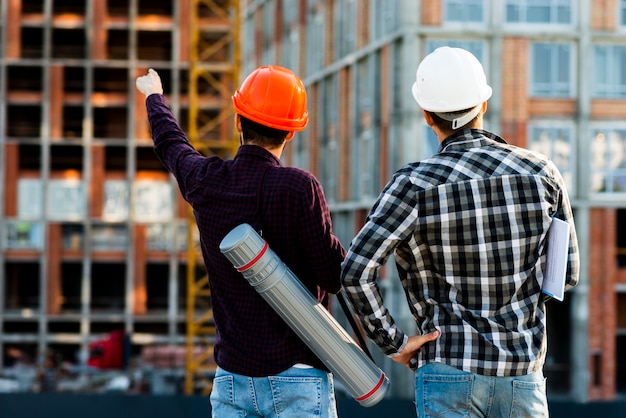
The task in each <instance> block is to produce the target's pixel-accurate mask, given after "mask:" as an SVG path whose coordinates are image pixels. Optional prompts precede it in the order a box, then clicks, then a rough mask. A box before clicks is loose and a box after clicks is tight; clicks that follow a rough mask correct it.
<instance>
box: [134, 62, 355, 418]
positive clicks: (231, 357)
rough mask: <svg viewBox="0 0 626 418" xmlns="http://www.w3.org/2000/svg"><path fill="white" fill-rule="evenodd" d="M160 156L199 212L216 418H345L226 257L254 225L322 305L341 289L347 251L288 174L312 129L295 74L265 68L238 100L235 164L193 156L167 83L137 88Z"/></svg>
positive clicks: (312, 366) (306, 190)
mask: <svg viewBox="0 0 626 418" xmlns="http://www.w3.org/2000/svg"><path fill="white" fill-rule="evenodd" d="M136 84H137V88H138V89H139V90H140V91H141V92H142V93H144V94H145V95H146V96H147V97H146V106H147V110H148V118H149V121H150V127H151V130H152V137H153V140H154V149H155V152H156V154H157V156H158V157H159V158H160V160H161V161H162V163H163V164H164V165H165V167H167V169H168V170H169V171H170V172H171V173H172V174H173V175H174V176H175V177H176V180H177V181H178V184H179V187H180V190H181V192H182V195H183V197H184V198H185V200H187V201H188V202H189V203H190V204H191V206H192V207H193V211H194V215H195V218H196V223H197V225H198V230H199V232H200V243H201V247H202V255H203V258H204V262H205V265H206V269H207V272H208V275H209V285H210V290H211V302H212V307H213V315H214V318H215V325H216V330H217V332H216V340H215V361H216V363H217V365H218V369H217V372H216V375H215V379H214V380H213V390H212V392H211V406H212V411H213V412H212V413H213V416H214V417H231V416H250V417H277V416H281V417H319V416H322V417H336V416H337V409H336V403H335V395H334V383H333V376H332V374H331V373H330V372H329V371H328V370H327V369H326V368H325V366H324V365H323V363H322V362H321V361H320V360H319V359H318V358H317V357H316V355H315V354H314V353H313V352H312V351H311V350H310V349H309V348H308V347H307V346H306V345H305V344H304V343H303V342H302V341H301V340H300V338H299V337H298V336H297V335H296V334H295V333H294V332H293V331H292V330H291V329H290V328H289V326H288V325H287V324H286V323H285V322H284V321H283V320H282V319H281V318H280V317H279V316H278V314H277V313H276V312H275V311H274V310H273V309H272V308H271V306H270V305H269V304H268V303H267V302H266V301H264V300H263V298H262V297H261V296H260V295H259V294H258V293H257V292H256V290H254V288H253V287H252V286H250V284H249V283H248V282H247V281H246V279H245V278H243V277H242V276H241V274H240V273H238V272H237V271H236V270H235V269H234V268H233V266H232V264H231V263H230V262H229V261H228V259H226V257H225V256H224V255H222V253H221V252H220V250H219V244H220V242H221V241H222V239H223V238H224V237H225V236H226V234H228V232H230V231H231V230H232V229H233V228H235V227H236V226H238V225H240V224H243V223H248V224H250V225H252V226H254V227H255V229H257V230H258V231H262V235H263V238H264V239H265V240H266V241H267V242H268V243H269V246H270V247H271V248H272V249H273V250H274V251H275V252H276V254H278V256H279V257H280V259H281V260H282V261H283V262H284V263H285V264H286V265H287V266H289V268H290V269H291V270H292V271H293V273H294V274H295V275H296V276H297V277H298V278H299V279H300V280H301V281H302V283H303V284H304V285H305V286H306V287H307V288H308V289H309V291H310V292H311V293H312V294H313V295H314V296H315V297H317V298H318V300H319V302H320V303H322V304H323V305H324V306H326V307H328V293H337V292H338V291H339V290H340V288H341V285H340V281H339V274H340V268H341V261H342V260H343V257H344V255H345V250H344V249H343V247H342V246H341V243H340V242H339V240H338V239H337V237H336V236H335V235H334V233H333V231H332V223H331V218H330V211H329V209H328V205H327V203H326V200H325V198H324V194H323V191H322V187H321V185H320V183H319V181H318V180H317V179H316V178H315V177H314V176H313V175H312V174H311V173H309V172H307V171H304V170H301V169H298V168H294V167H285V166H283V165H282V163H281V161H280V157H281V155H282V152H283V149H284V147H285V144H286V143H287V142H288V141H290V140H291V139H292V138H293V137H294V134H295V132H297V131H302V130H304V129H305V127H306V125H307V122H308V113H307V110H306V105H307V101H306V91H305V88H304V85H303V84H302V81H301V80H300V79H299V78H298V77H297V76H296V75H295V74H294V73H293V72H292V71H290V70H288V69H286V68H283V67H279V66H263V67H259V68H257V69H256V70H254V71H253V72H252V73H251V74H250V75H248V77H247V78H246V79H245V80H244V82H243V83H242V85H241V87H240V88H239V90H237V91H236V92H235V94H234V95H233V98H232V100H233V105H234V107H235V111H236V116H235V123H236V127H237V130H238V131H239V133H240V137H241V146H240V147H239V150H238V151H237V155H236V156H235V158H234V159H233V160H223V159H221V158H219V157H217V156H210V157H205V156H203V155H201V154H200V153H199V152H198V151H196V150H195V149H194V148H193V147H192V146H191V144H190V143H189V141H188V140H187V137H186V136H185V134H184V132H183V131H182V129H181V128H180V126H179V124H178V123H177V122H176V120H175V118H174V116H173V115H172V113H171V111H170V110H169V108H168V106H167V102H166V100H165V98H164V96H163V88H162V86H161V80H160V78H159V76H158V74H157V73H156V72H155V71H154V70H149V72H148V74H147V75H144V76H141V77H139V78H138V79H137V82H136Z"/></svg>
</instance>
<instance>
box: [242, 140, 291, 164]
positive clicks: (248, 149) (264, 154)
mask: <svg viewBox="0 0 626 418" xmlns="http://www.w3.org/2000/svg"><path fill="white" fill-rule="evenodd" d="M241 156H252V157H255V158H258V159H260V160H265V161H267V162H269V163H270V164H271V165H280V166H282V165H283V163H282V161H280V159H279V158H276V156H275V155H274V154H272V153H271V152H269V151H268V150H266V149H265V148H263V147H260V146H258V145H251V144H244V145H241V146H240V147H239V149H238V150H237V155H235V159H237V157H241Z"/></svg>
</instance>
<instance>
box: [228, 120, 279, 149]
mask: <svg viewBox="0 0 626 418" xmlns="http://www.w3.org/2000/svg"><path fill="white" fill-rule="evenodd" d="M239 119H240V121H241V131H242V133H243V138H244V142H252V143H254V144H257V145H260V146H264V147H270V148H273V147H277V146H280V145H282V144H283V142H285V138H286V137H287V135H288V134H289V131H283V130H281V129H275V128H270V127H269V126H265V125H261V124H260V123H257V122H254V121H252V120H250V119H248V118H246V117H245V116H241V115H239Z"/></svg>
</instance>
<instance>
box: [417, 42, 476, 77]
mask: <svg viewBox="0 0 626 418" xmlns="http://www.w3.org/2000/svg"><path fill="white" fill-rule="evenodd" d="M442 46H449V47H451V48H463V49H465V50H467V51H469V52H471V53H472V54H473V55H474V56H475V57H476V58H477V59H478V61H480V63H481V64H482V65H483V67H484V69H485V72H486V71H487V65H486V62H487V54H486V48H485V43H484V42H483V41H478V40H477V41H469V40H460V39H429V40H428V41H426V53H427V54H429V53H431V52H433V51H434V50H435V49H437V48H439V47H442Z"/></svg>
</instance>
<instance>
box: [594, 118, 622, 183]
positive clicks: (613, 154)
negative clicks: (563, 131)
mask: <svg viewBox="0 0 626 418" xmlns="http://www.w3.org/2000/svg"><path fill="white" fill-rule="evenodd" d="M592 135H593V137H592V139H591V150H590V151H591V191H592V192H595V193H623V192H626V126H624V127H616V128H613V129H611V128H604V129H593V130H592Z"/></svg>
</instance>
